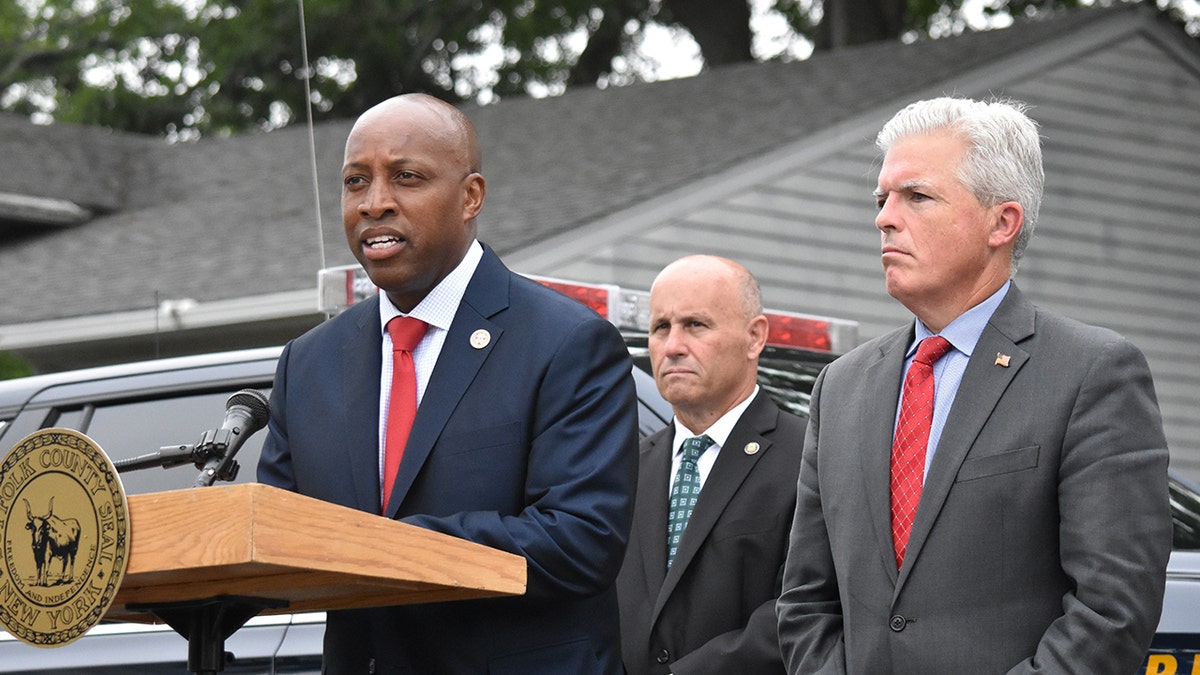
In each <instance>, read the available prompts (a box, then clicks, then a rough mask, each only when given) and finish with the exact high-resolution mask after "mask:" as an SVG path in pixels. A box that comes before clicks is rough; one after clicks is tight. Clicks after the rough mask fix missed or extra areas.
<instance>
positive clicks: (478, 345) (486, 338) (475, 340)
mask: <svg viewBox="0 0 1200 675" xmlns="http://www.w3.org/2000/svg"><path fill="white" fill-rule="evenodd" d="M491 341H492V334H491V333H489V332H487V331H486V330H484V329H482V328H480V329H479V330H477V331H475V332H474V333H471V346H472V347H474V348H475V349H483V348H484V347H486V346H488V343H489V342H491Z"/></svg>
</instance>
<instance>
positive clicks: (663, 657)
mask: <svg viewBox="0 0 1200 675" xmlns="http://www.w3.org/2000/svg"><path fill="white" fill-rule="evenodd" d="M654 660H655V661H658V662H659V663H661V664H664V665H665V664H666V663H667V661H670V660H671V652H669V651H667V650H665V649H660V650H659V652H658V656H656V657H654Z"/></svg>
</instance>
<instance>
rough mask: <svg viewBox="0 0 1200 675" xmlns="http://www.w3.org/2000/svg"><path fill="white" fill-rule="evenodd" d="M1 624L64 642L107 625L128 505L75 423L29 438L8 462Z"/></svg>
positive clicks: (30, 638) (124, 546) (125, 545)
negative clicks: (104, 622) (105, 618)
mask: <svg viewBox="0 0 1200 675" xmlns="http://www.w3.org/2000/svg"><path fill="white" fill-rule="evenodd" d="M0 537H2V538H0V546H3V552H4V556H3V558H4V563H3V565H0V624H2V625H3V626H4V628H5V629H6V630H7V631H8V632H9V633H11V634H13V635H14V636H16V637H17V638H19V639H20V640H22V641H24V642H27V643H29V644H31V645H36V646H39V647H56V646H59V645H64V644H66V643H68V642H71V641H72V640H75V639H77V638H79V637H81V636H83V634H84V633H86V632H87V631H88V630H89V629H91V627H92V626H95V625H96V624H97V623H99V622H100V619H101V618H102V617H103V616H104V613H105V612H106V611H107V610H108V607H109V605H111V604H112V601H113V597H114V596H115V595H116V593H117V589H118V588H119V587H120V585H121V579H122V578H123V577H124V576H125V565H126V562H127V559H128V552H129V507H128V504H127V502H126V500H125V491H124V490H123V489H122V487H121V480H120V478H119V477H118V476H117V471H116V469H115V468H114V467H113V464H112V462H111V461H110V460H109V459H108V457H107V456H106V455H105V454H104V452H103V451H102V450H101V449H100V446H98V445H96V443H95V442H93V441H92V440H91V439H90V438H88V437H87V436H85V435H83V434H81V433H79V432H78V431H73V430H71V429H43V430H42V431H38V432H35V433H33V434H30V435H29V436H26V437H25V438H24V439H22V440H21V441H20V442H19V443H17V444H16V445H15V446H13V449H12V450H11V451H10V452H9V453H8V455H7V456H5V458H4V461H3V463H0Z"/></svg>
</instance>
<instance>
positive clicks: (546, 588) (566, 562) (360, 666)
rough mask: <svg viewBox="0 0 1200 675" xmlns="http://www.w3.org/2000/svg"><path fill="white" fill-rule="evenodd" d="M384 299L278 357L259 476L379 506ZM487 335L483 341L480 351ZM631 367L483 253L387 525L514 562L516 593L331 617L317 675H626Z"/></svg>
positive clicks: (544, 294) (329, 497) (616, 338)
mask: <svg viewBox="0 0 1200 675" xmlns="http://www.w3.org/2000/svg"><path fill="white" fill-rule="evenodd" d="M378 302H379V300H378V299H373V300H371V301H369V302H365V303H361V304H360V305H357V306H354V307H352V308H350V309H349V310H347V311H346V312H345V313H343V314H342V315H340V316H338V317H337V318H335V319H333V320H331V321H328V322H326V323H324V324H322V325H321V326H318V327H316V328H314V329H313V330H311V331H309V332H308V333H306V334H305V335H303V336H301V337H300V338H298V339H296V340H294V341H292V342H291V343H290V344H289V345H288V346H287V348H285V350H284V352H283V354H282V356H281V357H280V361H279V368H278V371H277V373H276V378H275V386H274V389H273V391H272V394H271V418H270V423H269V425H268V429H269V435H268V438H267V440H266V443H265V445H264V448H263V454H262V460H261V462H260V464H259V468H258V478H259V480H260V481H261V482H263V483H267V484H270V485H275V486H278V487H282V488H286V489H290V490H295V491H298V492H300V493H303V494H305V495H309V496H312V497H316V498H318V499H322V500H325V501H329V502H333V503H335V504H341V505H343V506H347V507H350V508H355V509H360V510H363V511H371V512H375V513H378V512H379V508H380V500H379V478H378V469H377V467H378V440H377V439H378V424H379V421H378V410H379V377H380V358H381V356H380V351H381V341H382V336H381V332H380V328H379V306H378ZM480 329H482V330H486V331H488V333H489V334H490V336H491V340H490V341H489V342H488V344H487V345H486V346H485V347H483V348H481V349H476V348H474V347H472V345H471V343H470V337H471V335H472V334H473V333H475V332H476V331H478V330H480ZM630 369H631V363H630V360H629V356H628V351H627V349H626V348H625V345H624V343H623V341H622V340H621V337H620V335H619V333H618V332H617V330H616V329H615V328H614V327H613V326H612V325H611V324H609V323H608V322H607V321H605V320H604V319H602V318H600V317H598V316H597V315H596V314H595V313H594V312H592V311H591V310H589V309H586V308H584V307H583V306H582V305H580V304H578V303H576V302H575V301H573V300H570V299H568V298H566V297H565V296H562V295H560V294H558V293H557V292H555V291H552V290H549V289H547V288H545V287H543V286H541V285H540V284H537V283H535V282H532V281H529V280H527V279H524V278H522V277H520V276H518V275H516V274H513V273H512V272H510V271H509V270H508V269H507V268H505V267H504V265H503V264H502V263H501V262H500V260H499V258H497V257H496V255H495V253H493V252H492V251H491V249H488V248H487V247H485V249H484V255H483V259H482V260H481V261H480V263H479V267H478V268H477V270H476V271H475V274H474V276H473V277H472V278H471V281H470V284H469V285H468V287H467V291H466V294H465V295H464V297H463V300H462V302H461V304H460V306H459V308H458V311H457V313H456V315H455V317H454V321H453V323H452V325H451V327H450V330H449V332H448V334H447V336H446V341H445V344H444V346H443V348H442V352H441V354H440V356H439V357H438V361H437V365H436V366H435V368H434V370H433V373H432V375H431V377H430V380H429V384H428V386H427V388H426V391H425V394H424V396H423V398H422V401H421V404H420V407H419V409H418V411H417V416H416V419H415V421H414V422H413V429H412V432H411V435H410V437H409V440H408V445H407V447H406V449H405V454H404V460H403V462H402V464H401V467H400V472H399V474H398V476H397V479H396V485H395V490H394V492H393V493H392V498H391V499H390V500H389V503H390V507H389V509H388V513H387V514H385V515H386V516H387V517H389V518H396V519H400V520H403V521H405V522H408V523H412V524H415V525H419V526H421V527H425V528H429V529H432V530H436V531H439V532H443V533H447V534H451V535H454V536H457V537H461V538H464V539H468V540H470V541H474V542H477V543H480V544H484V545H486V546H491V547H494V548H497V549H501V550H504V551H509V552H512V553H516V554H518V555H522V556H524V557H525V558H526V560H527V563H528V564H527V570H528V590H527V593H526V594H525V595H524V596H521V597H516V598H502V599H488V600H473V601H460V602H450V603H444V604H428V605H415V606H404V607H389V608H382V609H369V610H350V611H338V612H330V614H329V617H328V623H327V628H326V636H325V666H326V669H327V672H329V673H364V672H378V673H408V672H413V673H455V674H458V673H508V672H513V673H526V674H529V673H556V674H557V673H566V672H570V673H619V672H620V668H621V666H620V648H619V636H618V629H617V606H616V600H615V595H614V589H613V579H614V577H615V576H616V574H617V570H618V569H619V567H620V564H621V559H622V555H623V553H624V550H625V544H626V540H627V538H628V535H629V529H630V522H631V519H632V502H633V494H634V490H635V484H636V476H637V427H636V398H635V393H634V386H633V379H632V377H631V375H630ZM379 554H380V555H381V556H386V555H388V552H387V551H380V552H379Z"/></svg>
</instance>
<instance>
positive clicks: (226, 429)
mask: <svg viewBox="0 0 1200 675" xmlns="http://www.w3.org/2000/svg"><path fill="white" fill-rule="evenodd" d="M270 414H271V408H270V406H269V405H268V403H267V397H266V396H264V395H263V393H262V392H260V391H258V390H256V389H243V390H241V391H239V392H237V393H236V394H234V395H233V396H230V397H229V400H228V401H227V402H226V403H225V419H224V420H222V422H221V427H220V428H219V429H212V430H210V431H206V432H204V435H203V436H201V438H200V442H199V443H197V444H196V448H197V450H201V449H203V450H205V451H206V452H204V454H205V456H207V457H208V459H207V461H206V462H205V463H204V468H203V469H201V471H200V475H199V476H197V477H196V482H195V484H194V487H207V486H209V485H212V484H213V481H215V480H217V479H218V478H219V479H221V480H233V479H234V478H236V477H237V469H238V466H237V462H235V461H234V460H233V456H234V455H236V454H237V451H238V450H239V449H240V448H241V447H242V444H243V443H245V442H246V439H247V438H249V437H250V435H251V434H253V433H254V432H256V431H258V430H259V429H262V428H263V427H265V426H266V425H267V418H268V417H270Z"/></svg>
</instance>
